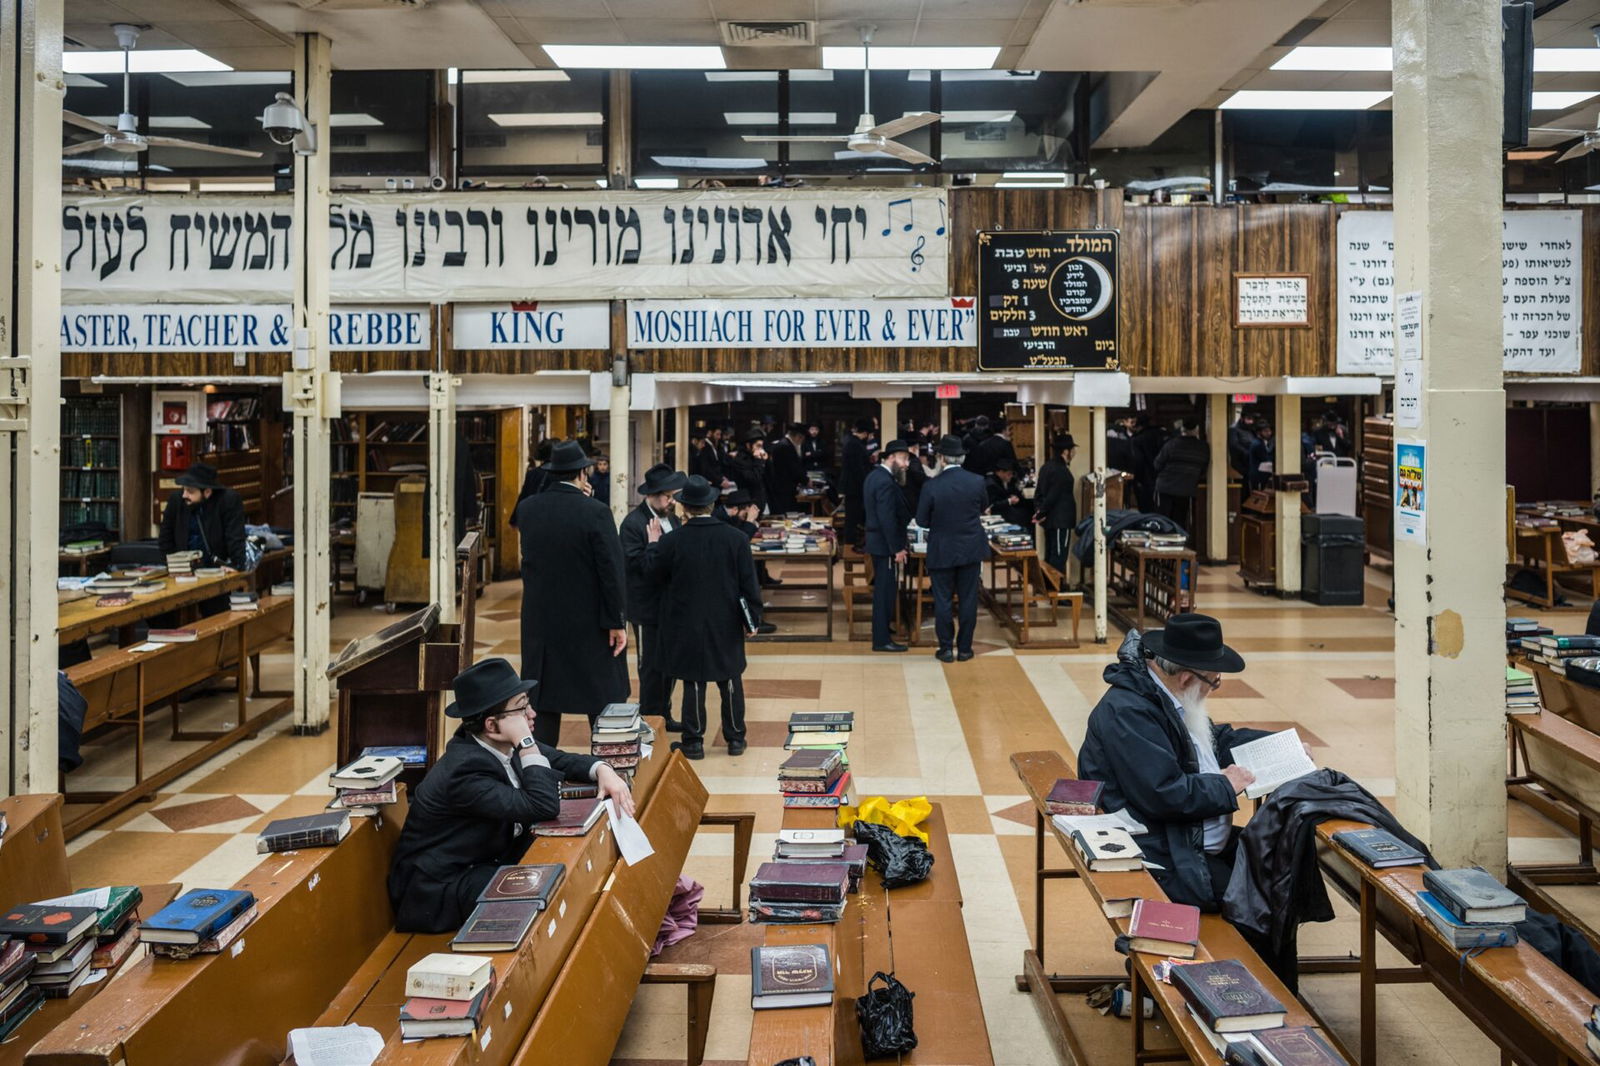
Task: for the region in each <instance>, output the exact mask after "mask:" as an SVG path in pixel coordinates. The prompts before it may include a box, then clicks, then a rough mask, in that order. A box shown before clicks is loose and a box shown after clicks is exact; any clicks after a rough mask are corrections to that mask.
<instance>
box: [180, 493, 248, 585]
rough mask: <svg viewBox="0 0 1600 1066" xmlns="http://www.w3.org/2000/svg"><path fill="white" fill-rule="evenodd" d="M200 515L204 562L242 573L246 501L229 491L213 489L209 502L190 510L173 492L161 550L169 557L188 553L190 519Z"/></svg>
mask: <svg viewBox="0 0 1600 1066" xmlns="http://www.w3.org/2000/svg"><path fill="white" fill-rule="evenodd" d="M192 511H198V512H199V514H200V540H201V541H202V543H203V545H204V546H203V547H202V549H201V550H202V551H204V552H205V554H206V558H205V561H206V562H207V563H208V564H215V565H218V566H231V567H233V568H234V569H235V570H243V569H244V564H245V555H244V500H242V499H240V497H239V494H238V493H237V492H234V491H233V490H232V489H229V488H220V489H212V490H211V496H210V498H209V499H204V500H201V501H200V503H199V504H198V505H197V506H195V507H190V506H189V503H188V501H187V500H185V499H184V498H183V493H182V492H181V491H180V492H174V493H173V494H172V497H171V498H170V499H168V500H167V509H166V510H165V511H163V512H162V514H161V550H162V551H164V552H166V553H168V554H169V555H170V554H171V553H172V552H178V551H186V550H188V547H189V515H190V513H191V512H192Z"/></svg>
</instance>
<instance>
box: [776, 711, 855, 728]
mask: <svg viewBox="0 0 1600 1066" xmlns="http://www.w3.org/2000/svg"><path fill="white" fill-rule="evenodd" d="M855 721H856V712H854V711H795V712H794V713H793V714H791V715H790V716H789V732H791V733H818V732H839V733H848V732H850V730H852V729H853V728H855Z"/></svg>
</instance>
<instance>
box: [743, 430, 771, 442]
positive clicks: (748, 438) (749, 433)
mask: <svg viewBox="0 0 1600 1066" xmlns="http://www.w3.org/2000/svg"><path fill="white" fill-rule="evenodd" d="M766 439H767V435H766V433H764V432H762V430H761V427H760V426H751V427H750V428H749V429H747V430H745V434H744V442H745V443H746V444H754V443H755V442H756V441H758V440H766Z"/></svg>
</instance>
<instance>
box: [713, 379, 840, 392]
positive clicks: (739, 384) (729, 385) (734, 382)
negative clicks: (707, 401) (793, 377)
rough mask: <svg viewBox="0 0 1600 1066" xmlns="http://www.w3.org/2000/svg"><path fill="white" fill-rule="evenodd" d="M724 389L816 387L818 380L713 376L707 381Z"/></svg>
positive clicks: (819, 386)
mask: <svg viewBox="0 0 1600 1066" xmlns="http://www.w3.org/2000/svg"><path fill="white" fill-rule="evenodd" d="M707 384H710V385H720V386H721V387H723V388H725V389H816V388H821V387H822V382H820V381H784V380H781V379H778V378H714V379H712V380H711V381H709V382H707Z"/></svg>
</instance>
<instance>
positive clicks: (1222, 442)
mask: <svg viewBox="0 0 1600 1066" xmlns="http://www.w3.org/2000/svg"><path fill="white" fill-rule="evenodd" d="M1207 399H1208V400H1209V404H1210V405H1209V407H1208V408H1207V418H1206V437H1207V441H1206V443H1207V444H1208V445H1210V447H1211V463H1210V465H1209V466H1208V467H1207V468H1206V514H1205V522H1206V548H1207V549H1208V552H1209V555H1210V558H1209V559H1207V560H1206V562H1209V563H1225V562H1227V561H1228V476H1229V475H1230V474H1231V473H1232V472H1233V471H1232V469H1231V468H1230V467H1229V466H1228V394H1227V393H1225V392H1214V393H1212V394H1211V395H1210V396H1209V397H1207ZM1196 517H1198V516H1196Z"/></svg>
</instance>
